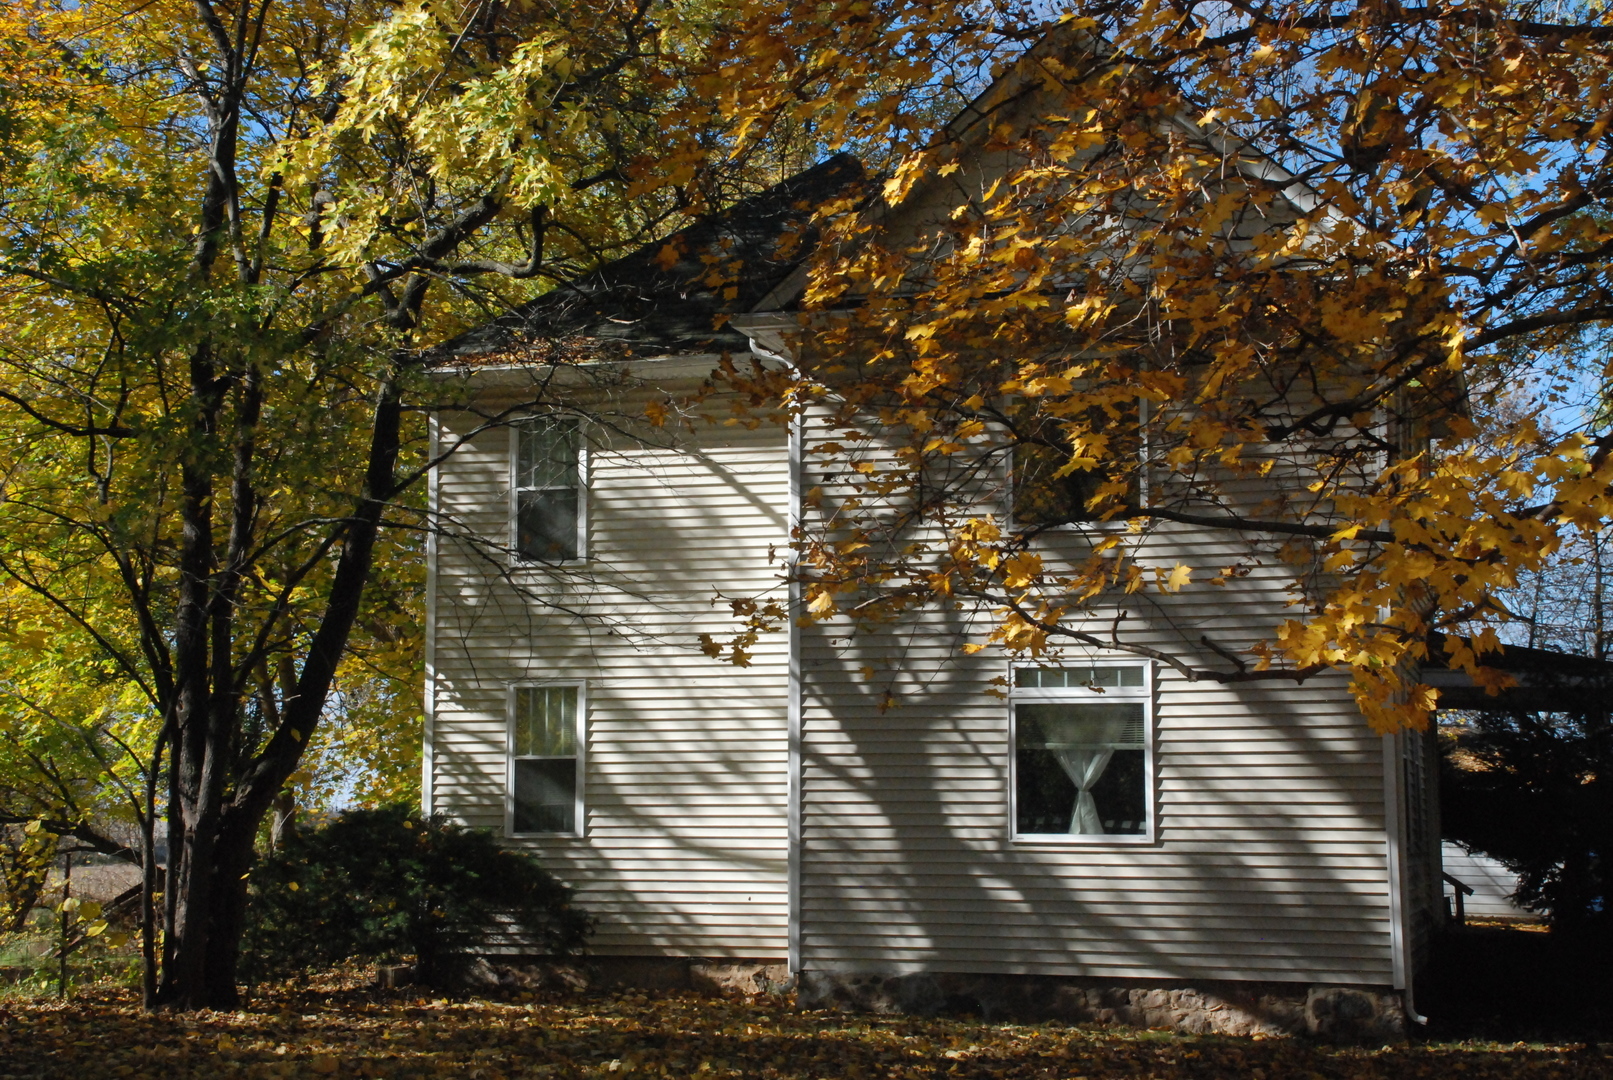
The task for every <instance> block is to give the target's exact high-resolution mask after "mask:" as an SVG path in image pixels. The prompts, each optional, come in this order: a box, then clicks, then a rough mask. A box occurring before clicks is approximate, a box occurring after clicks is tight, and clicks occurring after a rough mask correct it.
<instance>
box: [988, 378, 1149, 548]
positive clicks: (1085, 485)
mask: <svg viewBox="0 0 1613 1080" xmlns="http://www.w3.org/2000/svg"><path fill="white" fill-rule="evenodd" d="M1119 411H1120V414H1121V415H1120V417H1119V422H1120V427H1119V434H1120V435H1121V438H1122V439H1124V437H1125V435H1126V434H1127V433H1128V429H1129V433H1130V434H1131V435H1133V436H1135V445H1133V446H1128V445H1125V444H1124V442H1123V441H1122V442H1120V444H1119V445H1118V446H1112V447H1111V448H1110V455H1109V456H1110V459H1111V460H1118V459H1119V458H1121V457H1131V458H1132V459H1134V465H1135V467H1134V468H1132V469H1130V470H1128V477H1129V482H1128V487H1129V491H1128V492H1127V495H1128V497H1129V498H1130V499H1131V500H1132V501H1134V502H1136V503H1138V504H1146V503H1147V502H1148V479H1147V468H1146V463H1147V453H1146V448H1147V439H1148V432H1147V422H1148V417H1149V410H1148V401H1147V400H1146V399H1142V398H1139V399H1137V400H1136V401H1135V402H1133V403H1131V404H1130V405H1129V406H1123V407H1121V408H1120V409H1119ZM1094 412H1095V414H1096V415H1095V417H1094V421H1095V427H1096V428H1097V430H1098V431H1099V432H1101V431H1102V429H1103V428H1104V427H1105V426H1106V422H1108V421H1111V420H1112V419H1113V418H1111V417H1109V416H1108V415H1107V414H1106V413H1105V412H1104V410H1102V409H1095V410H1094ZM1030 422H1032V423H1036V422H1037V421H1036V420H1034V419H1033V420H1031V421H1030ZM1040 425H1041V426H1042V427H1044V428H1047V429H1051V430H1050V437H1049V439H1048V441H1049V442H1052V443H1054V444H1056V445H1057V446H1060V447H1064V448H1063V449H1062V450H1060V449H1056V448H1055V446H1049V445H1046V444H1044V443H1042V442H1031V441H1027V442H1021V443H1017V444H1016V445H1015V446H1014V448H1013V453H1012V455H1011V457H1010V460H1009V472H1008V481H1009V482H1008V500H1007V502H1008V506H1007V510H1008V513H1007V520H1008V522H1009V524H1010V526H1012V527H1015V528H1026V527H1037V526H1043V527H1051V528H1060V529H1062V528H1074V527H1077V526H1094V525H1095V526H1110V525H1116V524H1119V523H1122V522H1124V521H1125V520H1126V519H1125V518H1124V517H1117V518H1110V519H1105V518H1104V517H1103V516H1102V515H1103V512H1104V508H1103V507H1101V506H1100V507H1098V508H1096V509H1092V508H1089V507H1088V506H1087V505H1086V504H1087V502H1088V501H1089V500H1090V499H1092V498H1093V497H1094V496H1095V495H1096V494H1097V491H1098V488H1100V487H1102V486H1103V485H1105V484H1107V483H1108V482H1109V480H1110V478H1111V475H1112V474H1111V471H1110V469H1109V468H1108V467H1106V465H1105V463H1104V462H1101V461H1100V462H1099V463H1098V465H1097V466H1095V467H1094V468H1092V469H1090V470H1085V469H1076V470H1072V471H1071V472H1069V473H1066V474H1065V475H1063V476H1056V475H1055V474H1056V473H1057V472H1058V471H1059V470H1060V469H1062V468H1063V467H1064V466H1065V465H1066V464H1067V463H1068V462H1069V460H1070V453H1069V448H1068V447H1065V446H1064V439H1063V436H1062V434H1057V432H1058V428H1059V425H1058V423H1057V421H1056V420H1055V419H1053V418H1045V417H1044V418H1041V420H1040Z"/></svg>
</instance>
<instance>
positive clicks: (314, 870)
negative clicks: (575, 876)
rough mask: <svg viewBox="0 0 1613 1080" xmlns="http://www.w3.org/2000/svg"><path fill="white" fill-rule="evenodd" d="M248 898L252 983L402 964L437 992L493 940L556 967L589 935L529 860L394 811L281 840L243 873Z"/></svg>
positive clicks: (349, 817) (564, 896)
mask: <svg viewBox="0 0 1613 1080" xmlns="http://www.w3.org/2000/svg"><path fill="white" fill-rule="evenodd" d="M250 896H251V899H250V906H249V909H248V931H247V940H246V953H247V956H246V960H247V966H248V970H249V973H250V975H251V976H252V977H263V976H267V975H278V974H286V973H290V972H293V971H298V970H302V969H306V968H309V967H318V966H328V965H331V964H335V963H339V962H341V961H344V960H353V959H363V960H389V959H399V958H401V957H403V956H406V955H411V954H412V955H413V956H414V957H415V965H416V972H417V976H418V978H419V979H420V980H421V981H422V982H425V983H426V984H428V985H432V986H447V985H452V984H454V983H455V982H457V980H458V978H459V976H460V975H461V974H462V972H463V970H464V967H465V966H466V965H467V963H468V962H469V961H470V960H471V959H472V958H473V957H474V955H475V954H476V952H477V951H478V950H480V949H482V948H483V947H485V946H487V945H489V944H492V943H494V942H495V941H507V942H515V943H518V945H519V948H520V951H521V952H523V953H529V954H538V955H546V956H559V955H566V954H568V953H571V952H574V951H575V950H577V949H578V948H579V947H580V946H581V945H582V942H583V939H584V938H585V937H586V936H587V934H588V931H589V920H588V917H587V916H586V915H584V914H583V913H582V912H581V911H579V910H577V909H576V908H574V907H572V906H571V890H570V889H568V888H566V887H565V886H564V885H562V884H560V883H559V882H558V881H556V880H555V879H554V878H553V877H552V876H551V875H550V874H549V873H548V872H547V871H545V870H544V869H543V868H542V867H540V866H539V865H538V864H537V863H536V862H535V861H533V860H532V858H530V857H529V856H527V855H524V854H522V853H520V852H516V851H511V850H510V849H508V848H504V847H501V846H500V845H499V844H498V842H497V841H495V840H494V839H493V837H492V836H490V835H488V834H487V833H485V832H478V831H476V830H472V829H466V828H462V827H460V826H459V825H456V824H454V823H452V822H449V821H445V820H442V819H440V818H434V819H430V820H426V819H422V818H420V817H418V816H417V815H415V814H413V813H411V812H410V811H409V810H408V809H406V808H404V807H387V808H384V809H380V810H350V811H348V812H346V813H343V814H340V815H338V816H337V817H336V818H334V819H332V820H331V821H330V822H329V823H328V824H326V825H323V826H321V827H319V828H317V829H310V830H307V831H305V832H298V833H295V834H293V835H291V836H290V837H288V838H287V839H286V842H285V843H284V845H283V846H282V847H281V849H280V850H279V851H276V852H275V853H274V854H272V855H270V856H269V857H268V858H266V859H264V860H262V861H261V862H260V863H259V864H258V866H257V868H256V869H254V870H253V872H252V886H251V891H250Z"/></svg>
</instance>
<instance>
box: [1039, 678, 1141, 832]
mask: <svg viewBox="0 0 1613 1080" xmlns="http://www.w3.org/2000/svg"><path fill="white" fill-rule="evenodd" d="M1146 737H1147V731H1146V726H1145V724H1144V712H1143V705H1142V702H1138V701H1113V702H1090V703H1089V702H1071V703H1065V702H1058V703H1051V702H1050V703H1041V702H1037V703H1034V704H1022V705H1019V706H1018V707H1017V708H1016V709H1015V742H1016V745H1015V747H1014V754H1015V793H1014V794H1015V805H1016V807H1017V813H1016V817H1017V820H1016V821H1015V828H1016V830H1017V831H1018V832H1019V833H1021V834H1026V833H1044V834H1047V833H1062V834H1066V835H1070V834H1073V835H1098V834H1116V835H1125V834H1131V835H1136V834H1140V833H1145V832H1147V830H1148V821H1147V805H1148V800H1147V769H1146V751H1145V747H1146V743H1145V739H1146Z"/></svg>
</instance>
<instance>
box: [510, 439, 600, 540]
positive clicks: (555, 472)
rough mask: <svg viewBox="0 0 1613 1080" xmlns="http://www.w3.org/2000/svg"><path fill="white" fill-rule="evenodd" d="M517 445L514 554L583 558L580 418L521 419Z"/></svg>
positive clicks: (583, 496)
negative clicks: (578, 421) (578, 422)
mask: <svg viewBox="0 0 1613 1080" xmlns="http://www.w3.org/2000/svg"><path fill="white" fill-rule="evenodd" d="M514 444H515V445H514V451H515V551H516V554H517V555H518V556H520V557H521V558H522V559H529V560H532V561H535V562H558V561H560V560H563V559H575V558H578V557H580V556H581V555H582V550H583V539H582V538H583V506H584V499H585V493H584V491H583V483H582V439H581V433H580V431H579V430H578V428H577V422H576V420H574V419H572V418H569V417H557V416H556V417H551V416H542V417H537V418H535V419H531V420H525V421H522V422H521V423H519V424H517V425H515V433H514Z"/></svg>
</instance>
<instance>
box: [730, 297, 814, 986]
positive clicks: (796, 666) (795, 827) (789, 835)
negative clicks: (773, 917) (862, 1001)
mask: <svg viewBox="0 0 1613 1080" xmlns="http://www.w3.org/2000/svg"><path fill="white" fill-rule="evenodd" d="M737 328H738V329H739V330H740V331H741V332H742V333H745V335H746V337H747V338H749V340H750V350H751V355H752V356H755V357H757V358H758V359H760V360H763V361H767V362H770V363H775V364H779V365H781V366H783V367H785V368H788V369H790V370H792V371H793V370H794V369H795V362H794V361H793V360H791V359H790V358H789V357H788V356H784V355H781V354H780V353H778V352H775V351H773V350H772V349H769V348H768V347H766V346H765V345H763V344H762V343H761V342H760V341H758V340H757V338H756V337H755V336H752V335H751V334H750V333H748V332H747V328H746V327H744V326H739V327H737ZM804 423H805V418H804V417H791V419H790V421H789V424H790V427H789V474H790V475H789V489H788V494H787V495H786V498H787V499H788V501H789V509H788V512H787V513H786V515H785V521H787V522H788V523H789V530H790V535H789V537H788V540H789V542H790V543H791V544H793V543H794V541H795V534H796V529H797V528H798V527H799V526H800V524H801V490H802V488H801V457H802V453H801V439H802V427H803V425H804ZM789 550H790V552H791V553H790V554H789V555H787V556H786V558H787V559H788V562H787V563H786V566H787V567H788V568H789V570H790V581H789V598H788V601H787V603H786V605H785V610H786V612H787V613H788V625H787V627H786V630H787V632H788V634H789V677H788V679H787V681H786V683H785V694H786V695H787V698H786V703H785V730H786V735H785V739H786V744H787V747H788V751H787V755H786V760H787V765H786V766H785V769H786V784H785V791H786V794H785V819H786V822H787V826H786V832H785V836H786V840H785V842H786V844H787V850H786V853H785V906H786V909H787V911H788V917H787V930H786V941H787V952H788V963H789V968H790V975H791V976H793V977H796V978H799V976H800V972H801V629H800V627H799V626H797V625H796V618H797V616H798V615H799V614H800V611H801V585H800V583H799V582H798V581H796V580H795V574H794V569H795V556H794V553H793V548H790V549H789Z"/></svg>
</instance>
